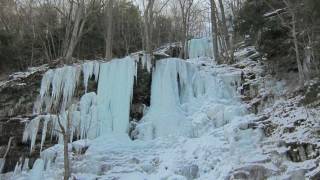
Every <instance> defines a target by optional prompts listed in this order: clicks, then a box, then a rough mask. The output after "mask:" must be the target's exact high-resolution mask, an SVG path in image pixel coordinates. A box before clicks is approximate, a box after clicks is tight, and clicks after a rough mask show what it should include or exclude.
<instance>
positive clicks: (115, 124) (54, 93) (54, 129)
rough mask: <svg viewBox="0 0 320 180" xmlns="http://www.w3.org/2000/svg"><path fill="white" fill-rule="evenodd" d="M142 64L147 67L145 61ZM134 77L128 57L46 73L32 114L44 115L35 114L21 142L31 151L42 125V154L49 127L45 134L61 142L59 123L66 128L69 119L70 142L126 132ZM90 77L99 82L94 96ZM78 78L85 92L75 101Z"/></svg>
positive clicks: (132, 62) (132, 61) (133, 63)
mask: <svg viewBox="0 0 320 180" xmlns="http://www.w3.org/2000/svg"><path fill="white" fill-rule="evenodd" d="M142 62H143V63H146V65H147V67H149V65H148V64H149V63H148V60H146V59H144V60H142ZM81 72H82V76H81ZM136 75H137V60H136V59H133V58H131V57H126V58H123V59H115V60H113V61H110V62H106V63H103V62H97V61H91V62H86V63H84V64H82V65H81V66H80V65H74V66H64V67H61V68H57V69H55V70H48V71H47V72H46V73H45V74H44V76H43V79H42V82H41V88H40V96H39V100H38V102H36V104H35V113H36V114H39V113H41V114H43V113H46V115H38V116H36V117H35V118H34V119H33V120H32V121H31V122H30V123H28V124H27V125H26V128H25V131H24V135H23V141H24V142H26V141H30V144H31V147H30V151H31V152H32V151H33V149H34V145H35V142H36V138H37V133H38V129H39V124H40V123H41V124H42V126H41V127H42V136H41V145H40V150H41V151H42V147H43V144H44V141H45V139H46V136H47V132H48V131H47V129H48V127H49V126H50V127H51V128H50V129H51V131H50V132H48V133H49V134H51V136H54V137H57V138H58V141H59V142H60V143H62V142H63V137H62V135H61V133H59V131H60V127H59V123H58V121H60V122H61V124H62V125H63V126H64V127H66V125H67V121H68V119H69V120H70V122H71V127H70V128H71V129H70V132H71V137H70V138H71V140H70V141H72V138H73V137H77V138H78V139H86V138H89V139H93V138H96V137H98V136H99V135H101V134H107V133H112V132H114V133H126V132H127V130H128V126H129V113H130V105H131V99H132V92H133V84H134V80H135V78H136ZM93 76H94V78H95V81H97V83H98V89H97V94H96V93H95V92H87V91H88V88H87V87H88V82H89V80H90V79H91V78H93ZM80 77H83V86H84V87H85V93H84V94H83V95H82V96H81V98H80V101H79V102H74V100H73V98H74V93H75V91H76V88H77V86H78V84H79V80H80ZM43 107H44V109H43ZM58 107H59V108H58ZM50 113H57V114H50Z"/></svg>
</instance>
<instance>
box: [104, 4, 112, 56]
mask: <svg viewBox="0 0 320 180" xmlns="http://www.w3.org/2000/svg"><path fill="white" fill-rule="evenodd" d="M113 8H114V0H108V2H107V5H106V6H105V8H104V15H105V16H104V19H105V23H104V25H105V26H106V27H105V28H106V32H105V34H104V40H105V44H106V45H105V48H106V49H105V50H106V52H105V58H106V59H107V60H111V59H112V44H113V43H112V42H113V38H112V37H113Z"/></svg>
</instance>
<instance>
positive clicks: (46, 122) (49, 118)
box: [40, 115, 51, 152]
mask: <svg viewBox="0 0 320 180" xmlns="http://www.w3.org/2000/svg"><path fill="white" fill-rule="evenodd" d="M50 120H51V117H50V115H49V116H45V117H44V122H43V128H42V136H41V145H40V152H41V151H42V147H43V144H44V141H45V140H46V135H47V127H48V122H49V121H50Z"/></svg>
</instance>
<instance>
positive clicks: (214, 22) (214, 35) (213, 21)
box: [210, 0, 219, 62]
mask: <svg viewBox="0 0 320 180" xmlns="http://www.w3.org/2000/svg"><path fill="white" fill-rule="evenodd" d="M210 3H211V24H212V25H211V29H212V45H213V55H214V59H215V61H216V62H219V50H218V25H217V17H216V5H215V1H214V0H210Z"/></svg>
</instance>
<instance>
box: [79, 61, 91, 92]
mask: <svg viewBox="0 0 320 180" xmlns="http://www.w3.org/2000/svg"><path fill="white" fill-rule="evenodd" d="M93 71H94V62H87V63H84V64H82V72H83V84H84V87H85V92H87V89H88V81H89V79H90V78H91V77H92V75H93Z"/></svg>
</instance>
